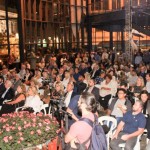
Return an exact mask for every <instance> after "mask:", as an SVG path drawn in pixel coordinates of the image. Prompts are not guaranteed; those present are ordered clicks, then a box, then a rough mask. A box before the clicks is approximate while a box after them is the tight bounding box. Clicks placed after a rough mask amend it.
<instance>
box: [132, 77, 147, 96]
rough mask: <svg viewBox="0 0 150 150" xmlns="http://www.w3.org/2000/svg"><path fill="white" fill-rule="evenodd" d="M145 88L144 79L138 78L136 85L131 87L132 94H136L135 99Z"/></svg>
mask: <svg viewBox="0 0 150 150" xmlns="http://www.w3.org/2000/svg"><path fill="white" fill-rule="evenodd" d="M143 88H144V79H143V78H142V77H138V78H137V81H136V85H134V86H132V87H131V92H133V93H134V96H135V97H138V96H139V95H140V93H141V91H142V90H143Z"/></svg>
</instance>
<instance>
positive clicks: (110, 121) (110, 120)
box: [98, 116, 117, 147]
mask: <svg viewBox="0 0 150 150" xmlns="http://www.w3.org/2000/svg"><path fill="white" fill-rule="evenodd" d="M98 122H99V123H100V124H101V125H107V126H108V127H110V130H109V132H108V133H107V134H106V137H107V145H108V147H109V140H110V138H111V137H112V135H113V131H114V130H115V129H116V127H117V120H116V119H115V118H114V117H111V116H102V117H99V118H98Z"/></svg>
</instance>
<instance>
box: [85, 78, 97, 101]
mask: <svg viewBox="0 0 150 150" xmlns="http://www.w3.org/2000/svg"><path fill="white" fill-rule="evenodd" d="M85 92H89V93H92V94H93V95H94V96H95V98H96V101H98V100H99V88H97V87H96V86H95V80H94V79H90V80H89V82H88V87H87V88H86V89H85Z"/></svg>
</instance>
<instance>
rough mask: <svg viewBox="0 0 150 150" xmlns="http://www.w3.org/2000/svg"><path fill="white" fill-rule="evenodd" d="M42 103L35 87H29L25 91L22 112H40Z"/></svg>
mask: <svg viewBox="0 0 150 150" xmlns="http://www.w3.org/2000/svg"><path fill="white" fill-rule="evenodd" d="M42 105H43V102H42V101H41V99H40V97H39V95H38V91H37V88H36V87H35V86H30V87H29V88H28V91H27V95H26V100H25V105H24V106H23V108H22V110H25V111H29V112H35V113H37V112H40V111H41V107H42Z"/></svg>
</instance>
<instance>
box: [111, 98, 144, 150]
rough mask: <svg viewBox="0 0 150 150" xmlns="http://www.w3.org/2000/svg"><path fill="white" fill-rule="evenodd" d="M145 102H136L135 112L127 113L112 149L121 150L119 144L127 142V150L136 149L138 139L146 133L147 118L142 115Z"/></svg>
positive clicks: (114, 138) (118, 129) (114, 139)
mask: <svg viewBox="0 0 150 150" xmlns="http://www.w3.org/2000/svg"><path fill="white" fill-rule="evenodd" d="M142 109H143V102H142V101H139V100H138V101H136V102H135V104H134V105H133V110H132V111H129V112H127V113H126V114H125V115H124V116H123V119H122V121H121V122H120V123H119V125H118V126H117V129H116V132H115V134H114V135H113V138H112V141H111V143H110V147H111V149H112V150H120V147H119V144H121V143H124V142H125V150H131V149H133V148H134V146H135V144H136V141H137V137H138V136H139V135H141V134H142V133H143V132H144V128H145V125H146V119H145V116H144V115H143V114H142Z"/></svg>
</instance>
